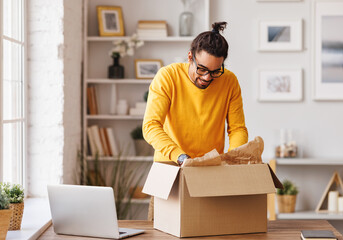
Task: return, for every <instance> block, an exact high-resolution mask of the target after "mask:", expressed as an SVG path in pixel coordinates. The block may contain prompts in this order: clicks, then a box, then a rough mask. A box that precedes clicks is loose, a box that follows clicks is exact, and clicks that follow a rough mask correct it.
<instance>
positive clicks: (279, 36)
mask: <svg viewBox="0 0 343 240" xmlns="http://www.w3.org/2000/svg"><path fill="white" fill-rule="evenodd" d="M302 35H303V33H302V19H300V20H292V21H260V23H259V51H301V50H302V48H303V47H302V45H303V38H302Z"/></svg>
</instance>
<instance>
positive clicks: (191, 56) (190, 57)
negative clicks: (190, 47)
mask: <svg viewBox="0 0 343 240" xmlns="http://www.w3.org/2000/svg"><path fill="white" fill-rule="evenodd" d="M192 61H193V54H192V52H191V51H189V52H188V62H189V63H190V62H192Z"/></svg>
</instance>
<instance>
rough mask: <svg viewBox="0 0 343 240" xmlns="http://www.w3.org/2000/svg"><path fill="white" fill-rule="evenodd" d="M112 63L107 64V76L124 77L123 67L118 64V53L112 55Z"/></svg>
mask: <svg viewBox="0 0 343 240" xmlns="http://www.w3.org/2000/svg"><path fill="white" fill-rule="evenodd" d="M112 59H113V65H111V66H108V78H113V79H120V78H124V67H123V66H122V65H120V64H119V59H120V56H119V55H112Z"/></svg>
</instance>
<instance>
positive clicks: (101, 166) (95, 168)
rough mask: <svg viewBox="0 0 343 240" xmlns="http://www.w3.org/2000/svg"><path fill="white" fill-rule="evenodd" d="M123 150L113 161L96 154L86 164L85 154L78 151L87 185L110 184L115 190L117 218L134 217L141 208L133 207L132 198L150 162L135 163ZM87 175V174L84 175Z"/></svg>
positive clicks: (82, 180)
mask: <svg viewBox="0 0 343 240" xmlns="http://www.w3.org/2000/svg"><path fill="white" fill-rule="evenodd" d="M122 154H123V153H122V152H121V151H119V155H118V156H115V157H113V159H112V160H111V161H100V160H99V155H98V154H96V155H95V156H94V158H93V159H91V160H87V165H84V163H83V159H84V156H83V155H82V154H81V153H78V158H79V162H80V163H81V166H80V168H81V174H80V175H81V176H80V177H81V180H80V182H82V183H83V184H85V185H90V186H110V187H112V188H113V190H114V196H115V202H116V211H117V218H118V219H119V220H124V219H132V218H133V217H135V215H136V214H138V213H139V210H140V209H133V208H132V199H133V198H134V194H135V193H136V191H137V188H138V186H139V184H140V183H141V182H142V180H143V179H144V177H145V176H146V173H147V170H148V168H147V166H146V164H149V162H141V163H140V164H135V163H134V162H130V161H128V160H127V159H125V157H122ZM84 175H85V176H84Z"/></svg>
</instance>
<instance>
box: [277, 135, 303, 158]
mask: <svg viewBox="0 0 343 240" xmlns="http://www.w3.org/2000/svg"><path fill="white" fill-rule="evenodd" d="M286 134H287V136H286ZM275 156H276V157H277V158H295V157H297V156H298V145H297V143H296V141H295V139H294V138H293V131H292V130H291V129H288V130H287V129H280V145H279V146H277V147H276V149H275Z"/></svg>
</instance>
